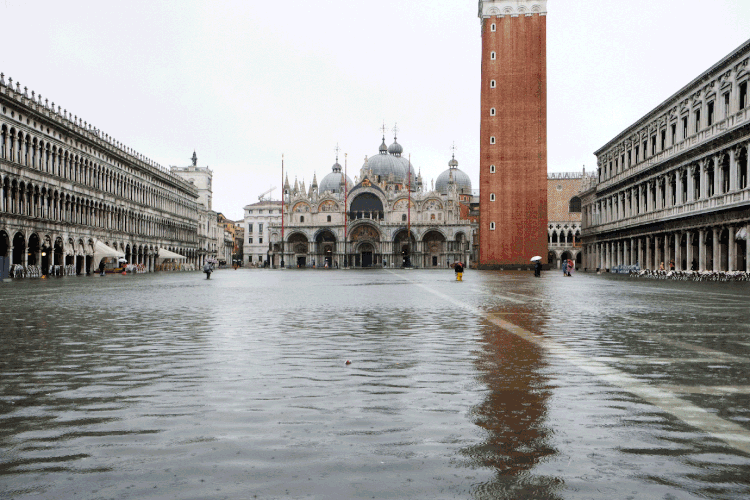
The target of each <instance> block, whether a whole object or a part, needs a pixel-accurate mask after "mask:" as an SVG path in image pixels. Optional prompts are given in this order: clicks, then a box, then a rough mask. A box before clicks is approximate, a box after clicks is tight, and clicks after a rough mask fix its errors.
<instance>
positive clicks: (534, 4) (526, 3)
mask: <svg viewBox="0 0 750 500" xmlns="http://www.w3.org/2000/svg"><path fill="white" fill-rule="evenodd" d="M534 14H539V15H540V16H546V15H547V0H479V18H480V19H484V18H488V17H505V16H511V17H519V16H533V15H534Z"/></svg>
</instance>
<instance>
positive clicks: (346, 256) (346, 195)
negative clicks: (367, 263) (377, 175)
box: [344, 153, 349, 267]
mask: <svg viewBox="0 0 750 500" xmlns="http://www.w3.org/2000/svg"><path fill="white" fill-rule="evenodd" d="M348 167H349V153H344V267H348V263H349V253H348V250H347V246H348V245H347V243H346V241H347V239H346V238H347V229H348V223H349V214H348V210H349V204H348V201H349V185H348V183H347V182H346V179H347V175H348Z"/></svg>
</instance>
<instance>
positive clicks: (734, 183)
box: [729, 148, 740, 193]
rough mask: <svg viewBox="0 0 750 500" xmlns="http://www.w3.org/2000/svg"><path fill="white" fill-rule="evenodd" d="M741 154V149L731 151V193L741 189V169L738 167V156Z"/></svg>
mask: <svg viewBox="0 0 750 500" xmlns="http://www.w3.org/2000/svg"><path fill="white" fill-rule="evenodd" d="M739 153H740V149H739V148H731V149H730V150H729V191H730V192H732V193H733V192H735V191H737V188H738V187H739V182H738V181H739V168H737V167H738V165H737V156H738V155H739Z"/></svg>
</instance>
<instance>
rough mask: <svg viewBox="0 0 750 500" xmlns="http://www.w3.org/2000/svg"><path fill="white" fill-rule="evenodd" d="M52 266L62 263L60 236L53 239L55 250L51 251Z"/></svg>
mask: <svg viewBox="0 0 750 500" xmlns="http://www.w3.org/2000/svg"><path fill="white" fill-rule="evenodd" d="M52 265H53V266H61V265H63V241H62V238H57V239H56V240H55V250H54V252H53V262H52Z"/></svg>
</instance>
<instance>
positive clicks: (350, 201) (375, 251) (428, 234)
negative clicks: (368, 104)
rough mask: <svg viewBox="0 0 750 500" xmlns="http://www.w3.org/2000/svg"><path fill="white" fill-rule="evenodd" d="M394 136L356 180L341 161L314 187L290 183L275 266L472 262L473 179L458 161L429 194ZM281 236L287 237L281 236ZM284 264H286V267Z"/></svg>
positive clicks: (272, 255) (275, 241) (274, 245)
mask: <svg viewBox="0 0 750 500" xmlns="http://www.w3.org/2000/svg"><path fill="white" fill-rule="evenodd" d="M403 151H404V150H403V147H402V146H401V144H399V143H398V140H397V138H396V137H394V142H393V144H391V145H390V146H387V145H386V143H385V136H383V139H382V143H381V145H380V148H379V149H378V152H377V154H375V155H373V156H371V157H369V158H368V157H365V161H364V164H363V165H362V167H361V169H360V171H359V175H358V176H355V177H354V181H352V179H351V178H350V177H348V176H347V175H346V173H345V172H344V171H343V169H342V167H341V165H340V164H339V162H338V160H339V159H338V157H337V158H336V163H335V164H334V165H333V167H332V169H331V172H330V173H329V174H327V175H326V176H325V177H323V179H322V180H321V181H320V184H318V182H317V177H316V176H313V181H312V183H311V185H310V187H309V189H308V188H306V186H305V185H304V182H303V183H299V182H298V181H297V180H295V181H294V185H290V184H289V180H288V176H287V179H286V181H285V183H284V213H283V220H284V222H283V227H282V223H281V222H273V223H272V224H271V225H270V227H269V229H270V231H269V232H270V243H271V245H270V247H271V250H270V252H269V259H270V263H271V264H272V265H273V266H279V265H283V266H285V267H313V266H314V267H325V266H328V267H332V268H338V267H362V268H367V267H387V268H391V267H402V266H410V267H417V268H437V267H442V268H445V267H447V266H448V265H449V264H451V263H453V262H456V261H462V262H463V263H464V264H466V265H469V263H470V262H471V261H472V260H473V255H472V251H473V245H472V240H473V237H474V234H475V231H476V217H473V216H472V215H471V214H470V210H471V203H472V190H471V181H470V180H469V176H468V175H466V174H465V173H464V172H462V171H461V170H459V168H458V161H457V160H456V159H455V154H454V156H453V158H452V159H451V160H450V161H449V162H448V169H447V170H445V171H444V172H443V173H442V174H440V176H438V178H437V181H436V182H435V185H434V187H430V189H429V190H428V189H426V188H425V186H424V184H423V182H422V176H421V173H418V172H416V171H415V169H414V166H413V165H411V163H410V161H409V160H408V159H407V158H406V157H404V156H403V154H402V153H403ZM282 233H283V236H282ZM282 262H283V264H282Z"/></svg>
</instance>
